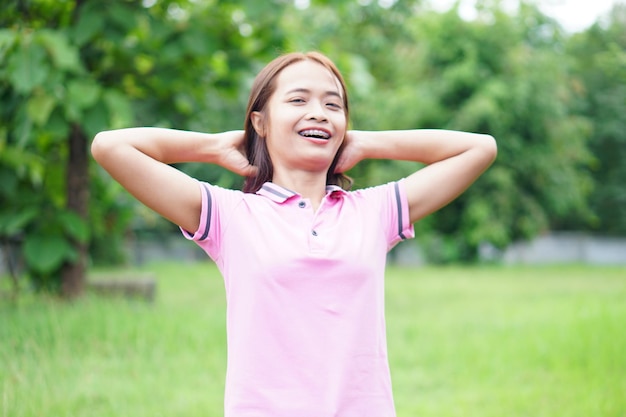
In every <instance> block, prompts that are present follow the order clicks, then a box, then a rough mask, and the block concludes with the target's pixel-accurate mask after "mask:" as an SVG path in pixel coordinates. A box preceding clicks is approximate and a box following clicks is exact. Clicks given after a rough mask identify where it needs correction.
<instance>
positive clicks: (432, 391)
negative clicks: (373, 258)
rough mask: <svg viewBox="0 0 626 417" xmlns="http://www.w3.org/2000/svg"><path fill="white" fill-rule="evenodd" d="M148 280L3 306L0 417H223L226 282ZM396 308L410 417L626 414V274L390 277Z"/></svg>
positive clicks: (425, 273)
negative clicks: (109, 293) (146, 296)
mask: <svg viewBox="0 0 626 417" xmlns="http://www.w3.org/2000/svg"><path fill="white" fill-rule="evenodd" d="M145 270H148V271H151V272H154V274H156V276H157V279H158V294H157V299H156V301H155V302H154V303H153V304H148V303H145V302H142V301H138V300H134V301H133V300H123V299H111V298H98V297H94V296H88V297H85V298H84V299H82V300H80V301H77V302H74V303H60V302H58V301H56V300H53V299H50V298H46V297H43V296H34V295H29V294H24V295H23V296H22V298H21V300H20V302H19V303H18V305H10V304H8V303H7V302H6V301H0V302H2V303H3V304H0V417H27V416H28V417H31V416H32V417H35V416H36V417H40V416H55V417H56V416H63V417H70V416H81V417H82V416H89V417H99V416H124V417H158V416H177V417H179V416H221V415H222V396H223V380H224V371H225V368H224V364H225V358H226V350H225V325H224V318H225V314H224V309H225V304H224V289H223V284H222V281H221V278H220V277H219V275H218V273H217V271H216V269H215V268H214V266H213V265H212V264H195V265H184V264H180V265H177V264H171V263H167V264H155V265H150V266H148V267H146V268H145V269H144V271H145ZM99 273H100V274H102V273H107V274H109V273H111V272H110V271H108V272H107V271H100V272H94V274H99ZM125 273H128V271H126V272H125ZM387 311H388V313H387V326H388V341H389V353H390V358H391V367H392V376H393V381H394V392H395V398H396V405H397V410H398V416H399V417H414V416H420V417H429V416H433V417H435V416H436V417H452V416H459V417H460V416H463V417H472V416H477V417H478V416H480V417H490V416H493V417H517V416H519V417H522V416H524V417H525V416H530V417H541V416H546V417H548V416H550V417H553V416H559V417H570V416H571V417H574V416H580V417H590V416H593V417H599V416H601V417H624V416H626V268H624V267H621V268H618V267H615V268H592V267H584V266H559V267H510V268H509V267H470V268H462V267H454V268H419V269H403V268H390V269H389V270H388V274H387ZM294 417H297V416H294Z"/></svg>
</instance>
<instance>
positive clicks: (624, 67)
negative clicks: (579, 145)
mask: <svg viewBox="0 0 626 417" xmlns="http://www.w3.org/2000/svg"><path fill="white" fill-rule="evenodd" d="M568 54H569V55H570V56H571V57H572V60H573V62H574V65H575V73H576V75H577V76H578V77H577V84H575V87H576V88H577V89H578V90H580V91H581V92H582V94H581V100H579V107H578V111H579V112H580V114H581V115H583V116H585V117H588V118H589V119H590V120H591V121H592V124H593V129H592V133H591V139H590V147H591V151H592V152H593V154H594V156H595V158H596V160H595V162H594V164H593V165H592V167H591V174H592V175H593V177H594V179H595V187H594V190H593V193H592V195H591V205H592V208H593V211H594V213H595V215H596V216H597V219H596V222H595V223H594V224H592V225H591V227H590V230H593V231H595V232H599V233H603V234H610V235H620V236H624V235H626V187H625V186H624V184H626V165H625V164H624V160H626V119H625V118H624V115H625V114H626V4H617V5H616V6H615V7H614V8H613V10H612V11H611V12H610V13H609V14H608V15H607V17H606V19H604V20H601V21H599V22H597V23H596V24H594V25H593V26H592V27H590V28H589V29H587V30H586V31H584V32H582V33H579V34H577V35H575V36H573V37H572V38H571V39H570V41H569V42H568Z"/></svg>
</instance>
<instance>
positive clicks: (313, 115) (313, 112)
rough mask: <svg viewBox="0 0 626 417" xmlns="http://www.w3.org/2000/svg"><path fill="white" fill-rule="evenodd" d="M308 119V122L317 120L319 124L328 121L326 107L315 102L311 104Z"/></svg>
mask: <svg viewBox="0 0 626 417" xmlns="http://www.w3.org/2000/svg"><path fill="white" fill-rule="evenodd" d="M306 118H307V120H316V121H318V122H321V121H326V120H328V118H327V117H326V112H325V111H324V106H323V105H322V104H321V103H314V102H312V103H310V108H309V109H308V113H307V116H306Z"/></svg>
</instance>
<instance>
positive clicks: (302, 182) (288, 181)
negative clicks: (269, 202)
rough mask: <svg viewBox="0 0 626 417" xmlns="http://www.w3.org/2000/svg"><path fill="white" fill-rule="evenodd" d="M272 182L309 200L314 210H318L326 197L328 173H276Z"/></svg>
mask: <svg viewBox="0 0 626 417" xmlns="http://www.w3.org/2000/svg"><path fill="white" fill-rule="evenodd" d="M272 182H273V183H274V184H277V185H280V186H281V187H284V188H287V189H289V190H291V191H295V192H296V193H298V194H300V195H301V196H302V197H303V198H307V199H309V200H310V202H311V204H312V205H313V209H314V210H317V208H318V207H319V205H320V204H321V202H322V199H323V198H324V196H325V195H326V173H318V172H316V173H313V172H306V171H289V173H288V174H281V173H280V172H274V176H273V177H272Z"/></svg>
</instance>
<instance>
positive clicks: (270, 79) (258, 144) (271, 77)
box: [243, 52, 352, 193]
mask: <svg viewBox="0 0 626 417" xmlns="http://www.w3.org/2000/svg"><path fill="white" fill-rule="evenodd" d="M307 60H310V61H315V62H317V63H319V64H321V65H323V66H324V67H326V68H327V69H328V70H329V71H331V72H332V73H333V74H334V75H335V77H337V80H338V81H339V84H340V85H341V89H342V93H343V94H342V96H343V108H344V112H345V115H346V122H348V120H349V111H348V95H347V90H346V84H345V81H344V79H343V77H342V75H341V73H340V72H339V70H338V69H337V67H336V65H335V64H334V63H333V62H332V61H331V60H330V59H329V58H328V57H326V56H325V55H323V54H321V53H319V52H304V53H302V52H292V53H289V54H285V55H281V56H279V57H278V58H275V59H274V60H273V61H271V62H270V63H269V64H267V65H266V66H265V67H264V68H263V69H262V70H261V72H259V74H258V75H257V76H256V78H255V79H254V83H253V84H252V89H251V91H250V98H249V100H248V108H247V110H246V121H245V124H244V136H245V137H244V142H245V152H246V155H247V157H248V160H249V161H250V163H251V164H252V165H254V166H256V167H257V168H258V171H257V174H256V175H255V176H251V177H247V178H246V180H245V182H244V185H243V191H244V192H246V193H255V192H257V191H258V190H259V189H260V188H261V187H262V186H263V184H264V183H265V182H267V181H271V180H272V177H273V175H274V166H273V165H272V160H271V158H270V155H269V152H268V150H267V144H266V141H265V140H264V139H265V138H262V137H260V135H259V134H258V133H257V131H256V130H255V129H254V126H253V125H252V117H251V115H252V113H253V112H255V111H263V110H264V109H265V107H266V105H267V103H268V101H269V100H270V98H271V97H272V94H274V91H275V90H276V78H277V77H278V74H280V72H281V71H282V70H283V69H285V68H286V67H288V66H289V65H292V64H295V63H297V62H301V61H307ZM346 124H347V123H346ZM342 150H343V144H342V145H341V146H340V147H339V150H338V151H337V154H336V155H335V158H334V159H333V162H332V164H331V165H330V168H329V169H328V173H327V175H326V184H328V185H338V186H340V187H342V188H344V189H349V188H350V187H351V186H352V179H351V178H350V177H348V176H346V175H344V174H343V173H335V172H334V171H335V166H336V165H337V161H338V159H339V155H341V151H342Z"/></svg>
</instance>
